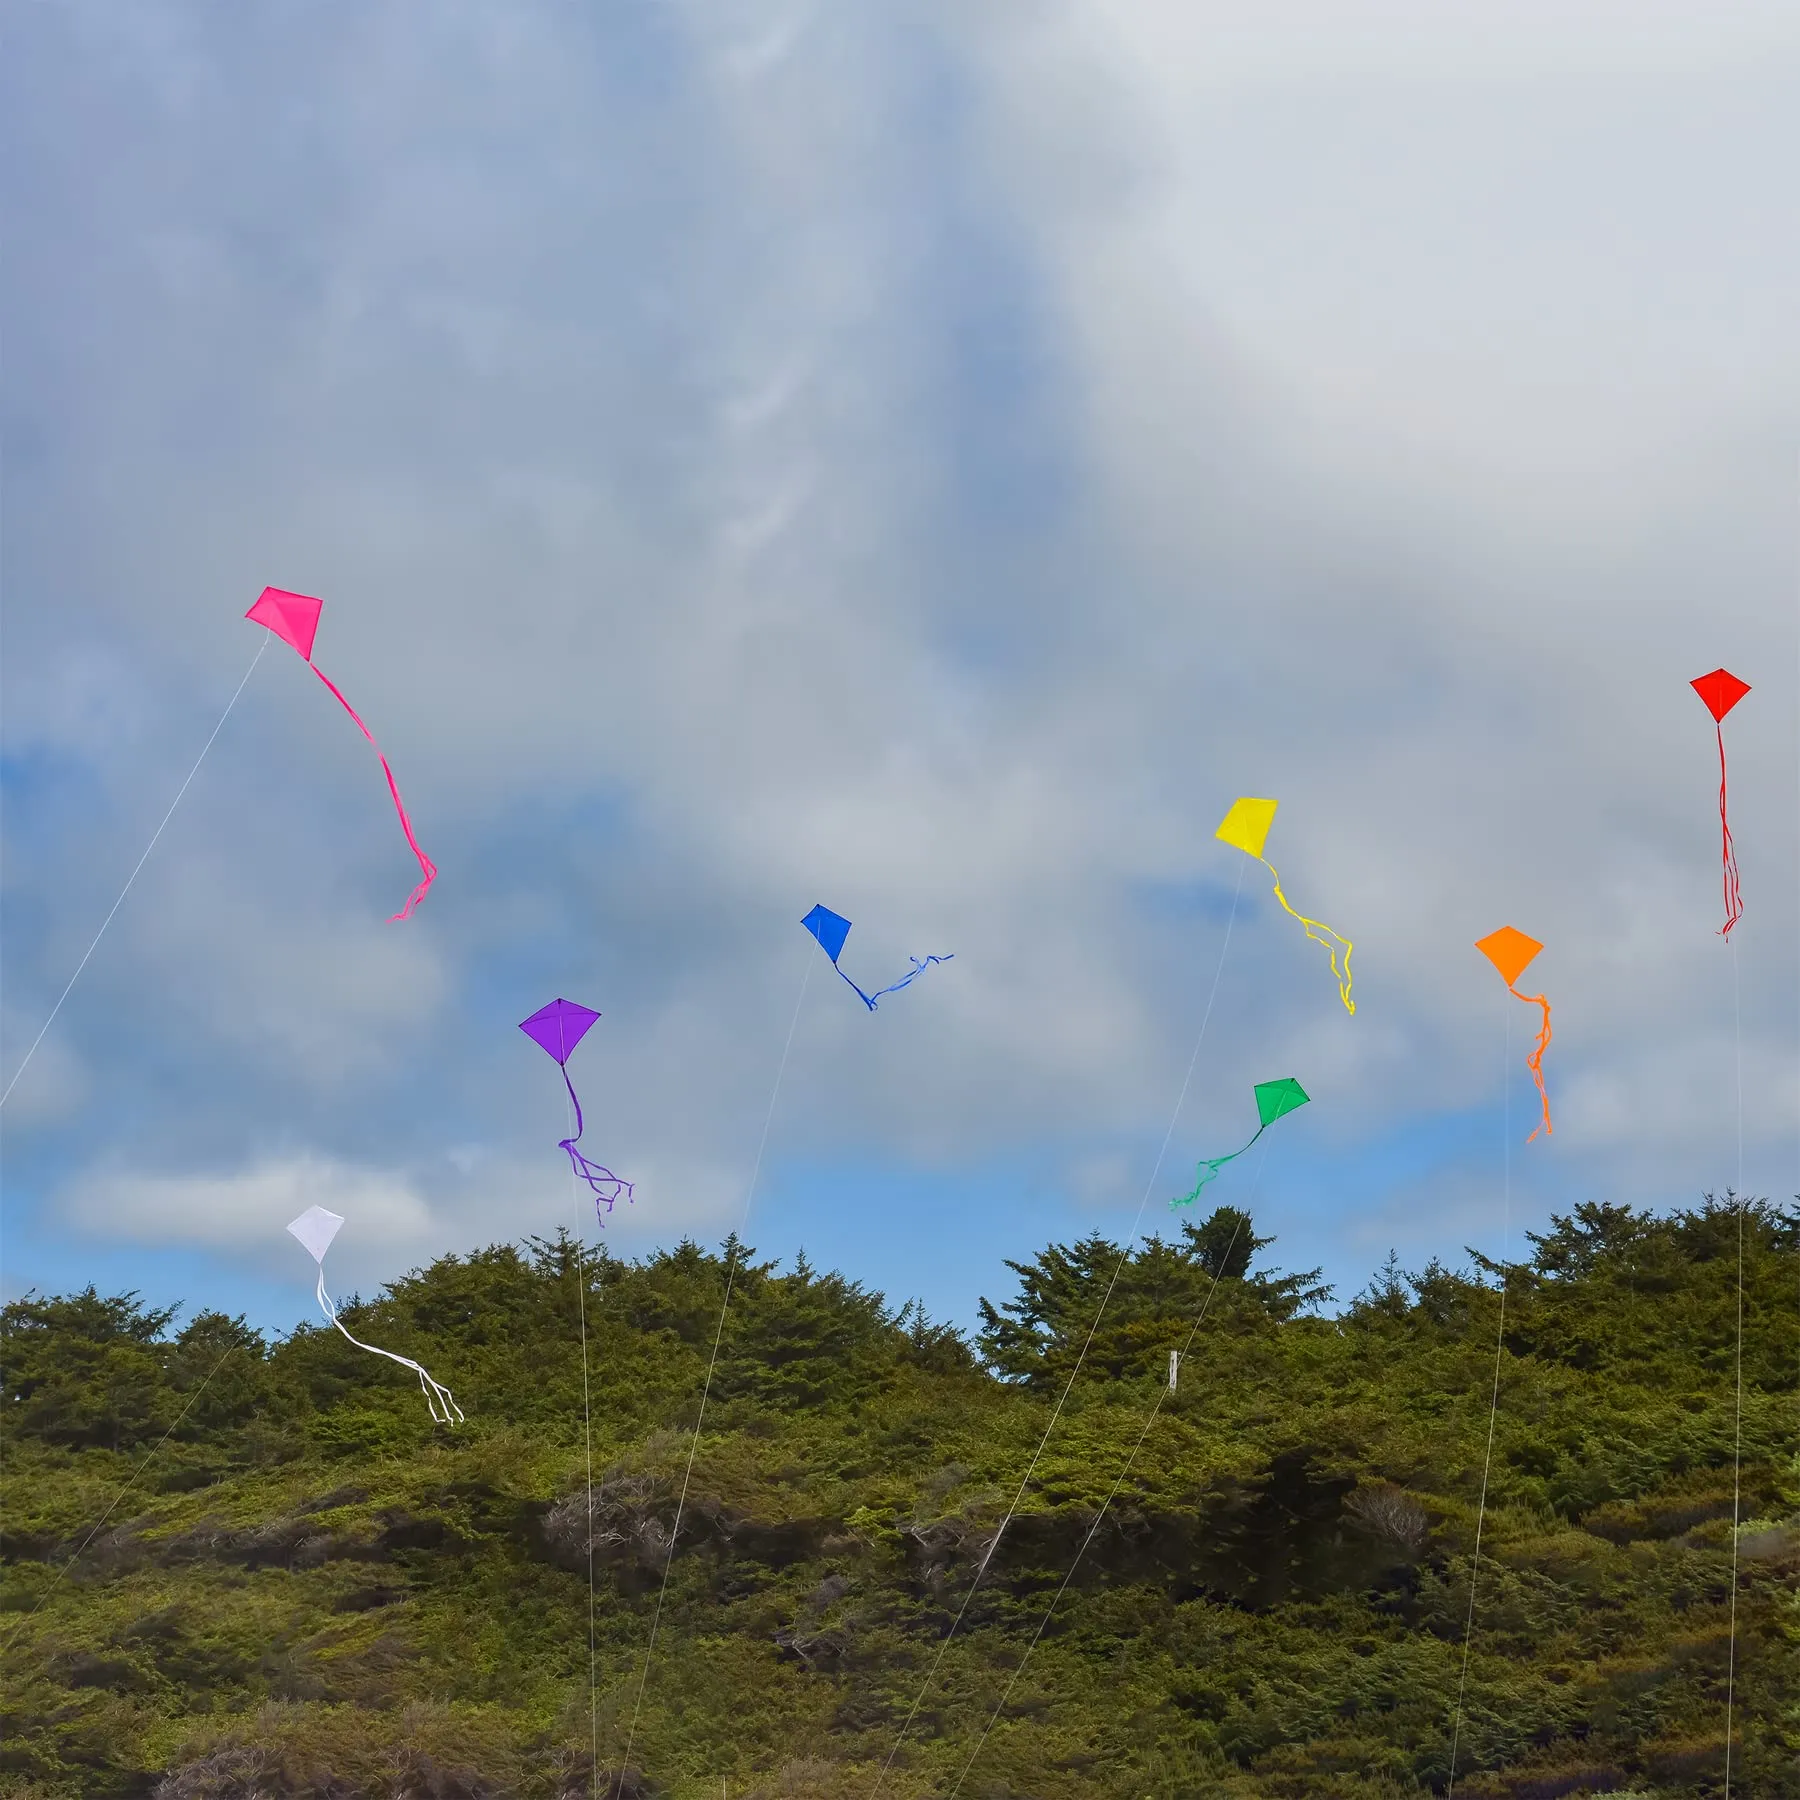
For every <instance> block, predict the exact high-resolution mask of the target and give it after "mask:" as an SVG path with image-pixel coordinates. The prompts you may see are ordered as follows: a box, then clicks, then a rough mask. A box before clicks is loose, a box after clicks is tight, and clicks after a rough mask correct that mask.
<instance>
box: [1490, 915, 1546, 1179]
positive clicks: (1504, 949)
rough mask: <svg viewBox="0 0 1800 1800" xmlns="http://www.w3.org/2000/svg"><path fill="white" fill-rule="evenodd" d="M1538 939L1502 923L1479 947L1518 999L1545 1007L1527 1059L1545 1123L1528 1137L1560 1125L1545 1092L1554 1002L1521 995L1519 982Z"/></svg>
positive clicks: (1539, 945) (1535, 951)
mask: <svg viewBox="0 0 1800 1800" xmlns="http://www.w3.org/2000/svg"><path fill="white" fill-rule="evenodd" d="M1543 947H1544V946H1543V945H1542V944H1540V943H1539V942H1538V941H1537V939H1536V938H1532V937H1527V936H1526V935H1525V934H1524V932H1522V931H1515V930H1514V929H1513V928H1512V927H1511V926H1510V925H1502V926H1501V927H1500V929H1499V930H1498V931H1493V932H1489V934H1488V935H1487V936H1486V937H1484V938H1482V939H1481V941H1480V942H1479V943H1477V944H1476V946H1475V948H1476V949H1477V950H1479V951H1480V952H1481V954H1482V955H1483V956H1485V957H1486V958H1487V959H1488V961H1489V962H1491V963H1492V964H1493V965H1494V967H1495V968H1496V969H1498V970H1499V971H1500V979H1501V980H1502V981H1504V982H1505V983H1506V991H1507V992H1508V993H1509V994H1511V995H1512V997H1513V998H1514V999H1515V1000H1523V1001H1524V1002H1525V1004H1526V1005H1527V1006H1541V1007H1542V1008H1543V1009H1544V1022H1543V1024H1542V1025H1541V1026H1540V1027H1539V1028H1538V1034H1537V1042H1536V1043H1535V1044H1533V1045H1532V1047H1531V1054H1530V1055H1529V1056H1527V1057H1526V1058H1525V1066H1526V1068H1528V1069H1529V1070H1530V1071H1531V1079H1532V1080H1533V1081H1535V1082H1536V1083H1537V1091H1538V1100H1539V1102H1540V1104H1541V1105H1542V1106H1543V1109H1544V1118H1543V1123H1542V1124H1540V1125H1539V1126H1538V1128H1537V1131H1534V1132H1533V1133H1532V1134H1531V1137H1528V1138H1527V1139H1526V1140H1525V1141H1526V1143H1528V1144H1529V1143H1530V1142H1531V1138H1534V1137H1536V1136H1537V1134H1538V1131H1541V1132H1544V1133H1545V1134H1546V1135H1547V1136H1552V1137H1553V1136H1554V1135H1555V1133H1556V1127H1555V1126H1554V1125H1552V1124H1551V1123H1550V1096H1549V1095H1548V1094H1547V1093H1546V1092H1545V1091H1544V1052H1545V1051H1546V1050H1548V1049H1549V1048H1550V1002H1549V1001H1548V1000H1546V999H1545V998H1544V996H1543V995H1542V994H1521V993H1520V992H1519V990H1518V987H1517V985H1516V983H1517V982H1518V979H1519V977H1520V976H1521V975H1523V974H1524V973H1525V971H1526V969H1527V968H1529V967H1530V965H1531V959H1532V958H1533V957H1534V956H1536V955H1537V953H1538V952H1539V951H1540V950H1541V949H1543Z"/></svg>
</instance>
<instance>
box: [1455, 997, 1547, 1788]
mask: <svg viewBox="0 0 1800 1800" xmlns="http://www.w3.org/2000/svg"><path fill="white" fill-rule="evenodd" d="M1510 987H1511V984H1510V983H1508V988H1509V990H1510ZM1545 1010H1546V1013H1548V1008H1547V1007H1546V1009H1545ZM1502 1068H1503V1070H1504V1074H1503V1076H1502V1082H1501V1085H1502V1091H1503V1093H1504V1095H1505V1101H1504V1113H1505V1119H1504V1126H1503V1129H1504V1134H1505V1142H1504V1144H1503V1146H1502V1149H1501V1159H1502V1163H1501V1166H1502V1168H1503V1170H1504V1175H1503V1178H1502V1183H1501V1193H1502V1203H1501V1226H1500V1322H1499V1324H1498V1326H1497V1327H1496V1328H1495V1331H1494V1385H1493V1391H1492V1393H1491V1394H1490V1395H1489V1397H1488V1428H1487V1447H1486V1449H1485V1450H1484V1451H1483V1452H1482V1458H1481V1498H1480V1500H1479V1501H1478V1503H1477V1504H1476V1508H1475V1553H1474V1556H1473V1557H1472V1559H1471V1560H1470V1563H1469V1615H1468V1618H1467V1619H1466V1620H1465V1622H1464V1624H1463V1653H1462V1673H1461V1675H1460V1676H1459V1677H1458V1679H1457V1684H1456V1712H1455V1715H1454V1717H1453V1719H1452V1722H1451V1726H1450V1776H1449V1781H1448V1784H1447V1785H1446V1787H1445V1789H1444V1800H1451V1796H1453V1795H1454V1794H1455V1792H1456V1753H1457V1750H1458V1749H1459V1747H1460V1746H1461V1743H1462V1722H1463V1703H1464V1701H1465V1699H1466V1698H1467V1695H1468V1691H1469V1657H1470V1653H1471V1652H1472V1651H1473V1649H1474V1646H1475V1594H1476V1585H1477V1583H1478V1582H1479V1581H1480V1579H1481V1539H1482V1530H1483V1527H1484V1526H1485V1525H1486V1524H1487V1500H1488V1478H1489V1476H1490V1474H1491V1473H1492V1471H1493V1467H1494V1427H1495V1425H1496V1423H1497V1422H1498V1420H1499V1417H1500V1367H1501V1358H1502V1356H1503V1355H1504V1353H1505V1348H1506V1285H1507V1284H1506V1257H1507V1252H1508V1251H1509V1250H1510V1249H1511V1247H1512V1131H1513V1128H1512V1010H1511V1008H1508V1009H1507V1012H1506V1026H1505V1052H1504V1057H1503V1062H1502ZM1536 1135H1537V1133H1536V1132H1533V1133H1532V1137H1535V1136H1536ZM1530 1141H1531V1140H1530V1138H1527V1139H1526V1142H1527V1143H1529V1142H1530Z"/></svg>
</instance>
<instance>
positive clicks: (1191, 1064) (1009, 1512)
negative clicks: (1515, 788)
mask: <svg viewBox="0 0 1800 1800" xmlns="http://www.w3.org/2000/svg"><path fill="white" fill-rule="evenodd" d="M1245 866H1246V865H1243V864H1240V865H1239V867H1238V879H1237V886H1236V887H1235V888H1233V889H1232V893H1231V912H1230V914H1229V916H1228V917H1227V918H1226V920H1225V938H1224V941H1223V943H1221V944H1220V946H1219V961H1218V966H1217V967H1216V968H1215V969H1214V970H1213V978H1212V986H1211V988H1210V989H1209V990H1208V991H1207V996H1206V1009H1205V1011H1204V1012H1202V1013H1201V1015H1200V1029H1199V1031H1198V1033H1197V1034H1196V1035H1195V1038H1194V1048H1193V1052H1192V1054H1190V1055H1189V1057H1188V1064H1187V1073H1186V1074H1185V1075H1183V1076H1182V1078H1181V1091H1180V1092H1179V1093H1178V1094H1177V1095H1176V1096H1175V1106H1174V1109H1173V1110H1172V1111H1171V1112H1170V1114H1169V1127H1168V1130H1166V1131H1165V1132H1164V1133H1163V1140H1162V1145H1161V1147H1160V1148H1159V1149H1158V1150H1157V1152H1156V1161H1155V1162H1154V1163H1153V1164H1152V1165H1151V1169H1150V1178H1149V1180H1148V1181H1146V1182H1145V1183H1144V1193H1143V1197H1142V1198H1141V1199H1140V1200H1139V1201H1138V1209H1137V1216H1136V1217H1135V1218H1134V1219H1133V1220H1132V1221H1131V1233H1130V1235H1129V1236H1128V1237H1127V1238H1126V1240H1125V1243H1124V1246H1123V1248H1122V1249H1121V1250H1120V1252H1119V1260H1118V1261H1117V1262H1116V1263H1114V1264H1113V1272H1112V1276H1111V1278H1110V1279H1109V1280H1108V1281H1107V1284H1106V1291H1105V1293H1103V1294H1102V1295H1101V1296H1100V1305H1099V1308H1098V1309H1097V1310H1096V1312H1095V1313H1094V1322H1093V1323H1092V1324H1091V1325H1090V1326H1089V1327H1088V1332H1087V1336H1086V1337H1085V1338H1084V1339H1083V1340H1082V1345H1081V1351H1080V1353H1079V1354H1078V1355H1077V1356H1076V1358H1075V1366H1074V1368H1072V1369H1071V1370H1070V1371H1069V1379H1068V1380H1067V1381H1066V1382H1064V1384H1063V1390H1062V1393H1061V1394H1060V1395H1058V1396H1057V1401H1056V1406H1055V1409H1054V1410H1053V1411H1052V1412H1051V1414H1050V1422H1049V1423H1048V1424H1047V1425H1046V1426H1045V1427H1044V1435H1043V1436H1042V1437H1041V1438H1039V1439H1038V1446H1037V1448H1036V1449H1035V1450H1034V1451H1033V1452H1032V1453H1031V1461H1030V1462H1029V1463H1028V1464H1027V1465H1026V1468H1025V1473H1024V1474H1023V1475H1022V1476H1020V1478H1019V1485H1018V1488H1017V1490H1016V1491H1015V1492H1014V1494H1013V1497H1012V1502H1011V1504H1010V1505H1009V1506H1008V1507H1007V1509H1006V1514H1005V1516H1004V1517H1003V1518H1002V1519H1001V1521H1000V1528H999V1530H997V1531H996V1532H995V1533H994V1536H993V1541H992V1542H991V1543H990V1544H989V1545H988V1547H987V1549H986V1550H985V1551H984V1552H983V1553H982V1557H981V1562H980V1564H979V1565H978V1566H977V1568H976V1570H975V1579H974V1580H973V1581H972V1582H970V1584H969V1591H968V1592H967V1593H966V1594H964V1595H963V1600H962V1605H961V1606H959V1607H958V1608H957V1609H956V1617H955V1618H954V1619H953V1620H952V1621H951V1623H950V1629H949V1631H948V1632H947V1633H946V1634H945V1636H944V1638H943V1641H942V1642H941V1643H940V1644H939V1645H938V1652H937V1655H936V1656H935V1657H933V1658H932V1661H931V1667H930V1668H929V1669H928V1670H927V1671H926V1673H925V1680H924V1681H923V1683H922V1684H921V1685H920V1688H919V1691H918V1693H917V1694H915V1695H914V1696H913V1703H912V1705H911V1706H910V1707H909V1708H908V1709H907V1714H906V1717H905V1719H904V1720H903V1721H902V1722H901V1726H900V1732H899V1735H898V1736H897V1737H896V1738H895V1739H894V1745H893V1748H892V1749H891V1750H889V1751H888V1754H887V1761H886V1762H884V1763H883V1764H882V1765H881V1773H880V1774H879V1775H877V1776H876V1777H875V1785H874V1787H872V1788H871V1789H870V1790H869V1800H875V1796H876V1795H878V1794H879V1793H880V1792H881V1789H882V1784H883V1783H884V1782H885V1781H886V1780H887V1777H888V1771H889V1770H890V1769H891V1768H892V1767H893V1766H894V1758H895V1757H896V1756H898V1755H899V1754H900V1747H901V1746H902V1745H903V1744H904V1743H905V1742H906V1738H907V1734H908V1733H909V1732H910V1731H911V1730H912V1724H913V1720H914V1719H915V1718H917V1717H918V1714H919V1708H920V1707H921V1706H922V1705H924V1703H925V1696H926V1695H927V1694H928V1693H930V1692H931V1688H932V1684H933V1683H934V1682H935V1681H936V1680H937V1673H938V1669H939V1668H940V1667H941V1666H942V1664H943V1660H944V1656H945V1653H946V1652H947V1651H948V1650H949V1648H950V1643H951V1640H952V1639H953V1638H954V1637H955V1636H956V1634H957V1632H958V1630H959V1629H960V1628H961V1626H962V1622H963V1619H964V1617H965V1616H966V1615H967V1613H968V1610H969V1605H970V1603H971V1602H972V1601H973V1600H974V1598H975V1592H976V1590H977V1589H978V1588H979V1587H980V1586H981V1582H982V1577H983V1576H985V1575H986V1574H987V1571H988V1565H989V1563H991V1562H992V1561H993V1559H994V1556H995V1554H996V1552H997V1551H998V1550H999V1548H1000V1541H1001V1539H1002V1538H1004V1537H1005V1536H1006V1528H1007V1526H1008V1525H1010V1524H1011V1523H1012V1521H1013V1517H1014V1515H1015V1514H1016V1513H1017V1512H1018V1510H1019V1505H1020V1502H1021V1501H1023V1499H1024V1498H1025V1489H1026V1488H1027V1487H1028V1486H1029V1485H1030V1482H1031V1478H1032V1476H1033V1475H1034V1474H1035V1473H1036V1472H1037V1466H1038V1463H1039V1461H1040V1460H1041V1459H1042V1457H1043V1454H1044V1447H1045V1445H1047V1444H1048V1443H1049V1442H1050V1434H1051V1433H1052V1432H1053V1431H1055V1429H1056V1425H1057V1421H1058V1420H1059V1419H1060V1418H1061V1417H1062V1414H1063V1408H1064V1407H1065V1406H1066V1405H1067V1404H1068V1401H1069V1395H1070V1394H1071V1393H1072V1392H1073V1391H1074V1387H1075V1381H1076V1378H1077V1377H1078V1376H1079V1375H1080V1374H1081V1366H1082V1364H1083V1363H1084V1362H1086V1361H1087V1353H1088V1351H1089V1349H1091V1348H1092V1346H1093V1342H1094V1337H1095V1334H1096V1333H1097V1332H1098V1331H1099V1329H1100V1321H1101V1320H1102V1319H1103V1318H1104V1317H1105V1316H1106V1309H1107V1306H1108V1304H1109V1303H1110V1302H1111V1300H1112V1297H1113V1289H1114V1288H1116V1287H1117V1286H1118V1285H1119V1277H1120V1275H1121V1274H1123V1273H1124V1269H1125V1264H1126V1261H1127V1260H1128V1259H1129V1257H1130V1255H1131V1246H1132V1244H1133V1243H1135V1242H1136V1241H1137V1234H1138V1228H1139V1227H1140V1226H1141V1225H1142V1224H1143V1222H1144V1209H1145V1208H1146V1207H1147V1206H1149V1204H1150V1196H1151V1194H1152V1193H1153V1192H1155V1189H1156V1181H1157V1177H1158V1176H1159V1175H1160V1174H1161V1173H1162V1166H1163V1159H1164V1158H1165V1157H1167V1155H1168V1154H1169V1143H1170V1141H1171V1139H1173V1137H1174V1136H1175V1127H1176V1125H1177V1124H1178V1123H1179V1122H1180V1119H1181V1109H1182V1107H1183V1106H1185V1105H1186V1104H1187V1096H1188V1089H1189V1087H1190V1086H1191V1085H1192V1084H1193V1080H1194V1069H1195V1066H1196V1065H1197V1064H1198V1063H1199V1061H1200V1047H1201V1045H1202V1044H1204V1043H1205V1042H1206V1028H1207V1025H1208V1024H1209V1023H1210V1022H1211V1020H1212V1015H1213V1003H1214V1002H1215V1001H1216V1000H1217V999H1218V997H1219V981H1220V979H1221V977H1222V976H1223V975H1224V973H1225V958H1226V956H1227V955H1228V954H1229V952H1230V950H1231V932H1232V927H1233V926H1234V925H1236V923H1237V913H1238V900H1239V899H1240V897H1241V896H1242V894H1243V891H1244V868H1245Z"/></svg>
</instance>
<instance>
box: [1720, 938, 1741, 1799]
mask: <svg viewBox="0 0 1800 1800" xmlns="http://www.w3.org/2000/svg"><path fill="white" fill-rule="evenodd" d="M1731 1030H1732V1038H1733V1040H1734V1042H1735V1045H1736V1050H1737V1056H1736V1062H1737V1351H1736V1354H1735V1357H1734V1359H1733V1361H1734V1368H1733V1377H1734V1381H1733V1385H1734V1387H1735V1389H1736V1411H1735V1416H1734V1418H1733V1420H1732V1434H1731V1648H1730V1650H1729V1651H1728V1652H1727V1655H1726V1662H1725V1800H1731V1748H1732V1745H1731V1725H1732V1717H1733V1706H1734V1703H1735V1702H1736V1699H1737V1652H1738V1624H1737V1614H1738V1520H1739V1517H1740V1515H1741V1511H1742V1504H1741V1503H1742V1500H1743V1491H1744V1001H1743V990H1742V989H1741V988H1740V987H1739V985H1738V958H1737V940H1736V939H1735V938H1733V939H1732V940H1731Z"/></svg>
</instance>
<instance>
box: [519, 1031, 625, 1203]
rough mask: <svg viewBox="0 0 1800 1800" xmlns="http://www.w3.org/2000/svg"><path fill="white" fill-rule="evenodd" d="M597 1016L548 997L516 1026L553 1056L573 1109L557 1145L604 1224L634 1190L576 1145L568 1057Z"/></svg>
mask: <svg viewBox="0 0 1800 1800" xmlns="http://www.w3.org/2000/svg"><path fill="white" fill-rule="evenodd" d="M599 1017H600V1015H599V1014H598V1013H597V1012H595V1011H594V1009H593V1008H592V1007H591V1006H578V1005H577V1004H576V1003H575V1002H574V1001H573V1000H552V1001H551V1002H550V1004H549V1005H548V1006H540V1007H539V1008H538V1010H537V1011H536V1012H534V1013H533V1014H532V1015H531V1017H530V1018H529V1019H521V1020H520V1021H519V1029H520V1030H521V1031H522V1032H524V1034H525V1035H526V1036H527V1037H528V1038H530V1039H531V1040H532V1042H533V1043H535V1044H537V1045H538V1046H539V1047H540V1048H541V1049H543V1050H544V1051H545V1052H547V1053H548V1054H549V1055H551V1056H553V1057H555V1059H556V1066H557V1067H558V1068H559V1069H561V1070H562V1078H563V1086H564V1087H566V1088H567V1089H568V1090H569V1104H570V1105H571V1106H573V1107H574V1108H575V1136H574V1137H566V1138H564V1139H562V1140H561V1143H560V1145H559V1146H558V1147H559V1148H560V1149H562V1150H564V1151H566V1152H567V1154H568V1158H569V1167H570V1168H571V1169H573V1170H574V1171H575V1173H576V1175H577V1176H578V1177H580V1179H581V1180H583V1181H585V1182H586V1183H587V1185H588V1191H589V1192H590V1193H592V1195H593V1196H594V1216H595V1218H597V1219H598V1220H599V1221H600V1223H601V1224H602V1225H604V1224H605V1223H606V1213H610V1212H611V1211H612V1209H613V1207H614V1206H616V1205H617V1204H618V1201H619V1199H620V1196H621V1195H622V1196H623V1197H624V1198H625V1199H627V1200H631V1199H633V1197H634V1196H635V1194H636V1191H637V1190H636V1188H635V1187H634V1186H633V1185H632V1183H631V1182H629V1181H622V1180H621V1179H620V1178H619V1177H618V1176H617V1175H615V1174H614V1173H613V1172H612V1170H611V1169H608V1168H603V1167H602V1166H601V1165H600V1164H599V1163H597V1162H590V1161H589V1160H588V1158H587V1157H585V1156H583V1155H582V1153H581V1152H580V1150H578V1149H577V1148H576V1143H577V1141H578V1140H579V1138H580V1137H581V1134H582V1131H583V1130H584V1129H585V1127H584V1125H583V1122H582V1117H581V1101H580V1099H579V1097H578V1096H577V1095H576V1092H575V1084H574V1082H572V1081H571V1080H570V1079H569V1057H570V1055H571V1054H572V1053H573V1051H574V1049H575V1046H576V1045H577V1044H579V1043H580V1042H581V1040H582V1039H583V1038H584V1037H586V1036H587V1034H588V1032H589V1031H590V1030H591V1029H592V1027H593V1024H594V1021H595V1020H596V1019H598V1018H599ZM602 1207H605V1209H606V1212H604V1213H603V1212H602V1211H601V1210H600V1209H601V1208H602Z"/></svg>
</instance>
